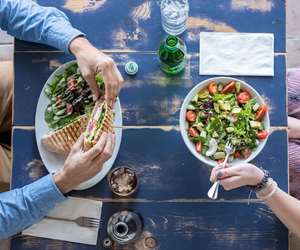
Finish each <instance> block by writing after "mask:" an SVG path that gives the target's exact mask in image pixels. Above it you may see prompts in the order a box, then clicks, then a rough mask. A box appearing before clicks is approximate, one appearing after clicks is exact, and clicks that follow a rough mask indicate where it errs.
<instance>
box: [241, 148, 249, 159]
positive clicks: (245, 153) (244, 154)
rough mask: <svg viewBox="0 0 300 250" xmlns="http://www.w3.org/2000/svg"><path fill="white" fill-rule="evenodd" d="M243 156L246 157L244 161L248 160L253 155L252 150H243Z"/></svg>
mask: <svg viewBox="0 0 300 250" xmlns="http://www.w3.org/2000/svg"><path fill="white" fill-rule="evenodd" d="M241 153H242V156H243V157H244V159H247V158H248V157H249V156H250V155H251V153H252V150H251V149H249V148H245V149H244V150H242V152H241Z"/></svg>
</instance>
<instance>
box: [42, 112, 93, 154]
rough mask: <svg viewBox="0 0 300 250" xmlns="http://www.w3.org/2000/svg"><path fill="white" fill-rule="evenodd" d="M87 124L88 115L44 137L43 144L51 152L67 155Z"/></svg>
mask: <svg viewBox="0 0 300 250" xmlns="http://www.w3.org/2000/svg"><path fill="white" fill-rule="evenodd" d="M87 123H88V117H87V115H82V116H80V117H78V119H76V120H75V121H73V122H72V123H70V124H68V125H67V126H65V127H63V128H61V129H58V130H56V131H53V132H50V133H49V134H47V135H44V136H43V137H42V139H41V143H42V145H43V146H44V147H45V148H46V149H47V150H49V151H50V152H53V153H58V154H62V155H67V154H68V153H69V152H70V150H71V148H72V146H73V145H74V143H75V142H76V141H77V139H78V138H79V137H80V135H81V134H82V133H83V131H84V130H85V129H86V126H87Z"/></svg>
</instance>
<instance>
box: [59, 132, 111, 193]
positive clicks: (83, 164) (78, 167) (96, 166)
mask: <svg viewBox="0 0 300 250" xmlns="http://www.w3.org/2000/svg"><path fill="white" fill-rule="evenodd" d="M114 146H115V134H112V133H109V134H108V133H103V134H102V135H101V137H100V139H99V141H98V142H97V144H96V145H95V146H94V147H92V148H91V149H89V150H88V151H86V152H84V151H83V149H82V148H83V135H81V136H80V138H79V139H78V140H77V142H76V143H75V144H74V146H73V147H72V149H71V152H70V153H69V155H68V157H67V159H66V161H65V164H64V167H63V169H62V170H61V171H59V172H57V173H56V174H55V175H54V181H55V183H56V185H57V187H58V188H59V190H60V191H61V192H62V193H67V192H69V191H71V190H72V189H74V188H75V187H77V186H78V185H79V184H80V183H82V182H84V181H87V180H89V179H90V178H92V177H94V176H95V175H96V174H97V173H98V172H99V171H100V170H101V169H102V166H103V163H104V162H106V161H107V160H108V159H109V158H110V157H111V155H112V153H113V149H114Z"/></svg>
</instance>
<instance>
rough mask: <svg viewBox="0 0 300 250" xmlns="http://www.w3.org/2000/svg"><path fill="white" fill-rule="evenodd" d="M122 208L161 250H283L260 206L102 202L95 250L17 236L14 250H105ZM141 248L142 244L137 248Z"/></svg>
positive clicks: (279, 231) (283, 241)
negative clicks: (111, 219)
mask: <svg viewBox="0 0 300 250" xmlns="http://www.w3.org/2000/svg"><path fill="white" fill-rule="evenodd" d="M123 209H130V210H134V211H136V212H138V213H141V215H142V217H143V220H144V229H145V231H146V232H148V233H151V234H152V235H153V236H154V237H155V238H156V239H157V242H158V244H159V245H158V247H157V248H156V249H157V250H158V249H161V250H194V249H195V250H196V249H205V250H208V249H209V250H220V249H223V250H232V249H243V250H263V249H272V250H287V249H288V232H287V230H286V229H285V228H284V226H283V225H282V224H281V223H280V222H279V221H278V219H277V218H276V217H275V216H274V215H273V214H272V212H271V211H270V210H269V209H267V208H266V207H265V206H264V205H262V204H251V205H246V204H239V203H218V204H214V203H190V202H187V203H180V202H174V203H168V202H162V203H155V202H147V203H139V202H137V203H129V204H126V203H104V206H103V213H102V218H103V222H104V223H103V227H102V228H101V229H100V231H99V239H98V244H97V246H95V247H93V246H86V245H81V244H72V243H67V242H62V241H54V240H47V239H40V238H33V237H24V236H17V237H14V238H13V240H12V247H11V249H12V250H18V249H22V250H38V249H43V248H44V247H45V246H47V250H60V249H61V250H62V249H64V250H65V249H72V250H82V249H104V247H102V242H103V239H104V238H105V237H107V235H106V225H107V221H108V218H109V217H110V216H111V215H112V214H113V213H114V212H117V211H120V210H123ZM141 245H142V244H141ZM141 245H140V246H139V247H134V246H124V247H114V248H113V249H120V250H125V249H126V250H128V249H130V250H147V249H148V248H145V247H141ZM148 250H149V249H148Z"/></svg>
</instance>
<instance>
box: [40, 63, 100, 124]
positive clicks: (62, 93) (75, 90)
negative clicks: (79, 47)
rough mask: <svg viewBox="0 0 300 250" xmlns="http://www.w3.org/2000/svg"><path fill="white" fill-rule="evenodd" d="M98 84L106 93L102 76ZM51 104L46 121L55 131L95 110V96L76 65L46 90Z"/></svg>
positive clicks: (98, 78) (97, 78)
mask: <svg viewBox="0 0 300 250" xmlns="http://www.w3.org/2000/svg"><path fill="white" fill-rule="evenodd" d="M96 82H97V85H98V87H99V88H100V91H101V93H104V88H105V87H104V82H103V79H102V76H101V75H100V74H98V75H96ZM45 94H46V96H47V97H48V98H49V99H50V102H49V104H48V106H47V108H46V110H45V121H46V122H47V124H48V126H49V127H50V128H53V129H59V128H62V127H64V126H66V125H68V124H70V123H71V122H73V121H74V120H76V119H77V118H78V117H79V116H81V115H83V114H89V113H91V111H92V110H93V107H94V101H93V96H92V93H91V91H90V88H89V86H88V84H87V82H86V81H85V80H84V78H83V77H82V75H81V73H80V70H79V68H78V65H77V64H76V63H74V64H72V65H70V66H69V67H68V68H66V69H65V71H64V72H63V73H62V74H59V75H56V76H55V79H54V80H53V81H52V82H50V83H49V84H48V85H47V86H46V88H45Z"/></svg>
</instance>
